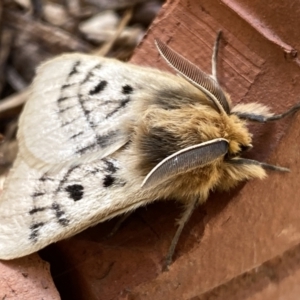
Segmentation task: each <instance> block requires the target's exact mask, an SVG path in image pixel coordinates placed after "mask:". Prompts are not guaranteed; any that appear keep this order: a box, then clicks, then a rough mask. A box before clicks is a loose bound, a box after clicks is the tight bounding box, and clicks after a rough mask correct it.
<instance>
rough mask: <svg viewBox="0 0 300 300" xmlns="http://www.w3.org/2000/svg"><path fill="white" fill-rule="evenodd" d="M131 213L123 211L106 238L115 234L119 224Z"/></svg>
mask: <svg viewBox="0 0 300 300" xmlns="http://www.w3.org/2000/svg"><path fill="white" fill-rule="evenodd" d="M131 214H132V212H131V211H130V212H127V213H125V214H124V215H123V216H122V217H121V218H120V219H119V220H118V222H117V223H116V224H115V226H114V227H113V229H112V231H111V232H110V233H109V234H108V235H107V238H110V237H112V236H113V235H115V233H116V232H117V231H118V230H119V229H120V227H121V225H122V224H123V223H124V222H125V220H127V218H128V217H129V216H130V215H131Z"/></svg>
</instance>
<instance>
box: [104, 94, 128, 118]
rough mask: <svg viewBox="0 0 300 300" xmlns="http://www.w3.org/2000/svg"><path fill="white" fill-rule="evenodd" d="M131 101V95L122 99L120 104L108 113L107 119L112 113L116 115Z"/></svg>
mask: <svg viewBox="0 0 300 300" xmlns="http://www.w3.org/2000/svg"><path fill="white" fill-rule="evenodd" d="M129 101H130V98H129V97H128V98H126V99H124V100H121V101H120V104H119V106H118V107H117V108H115V109H114V110H113V111H111V112H110V113H108V114H107V115H106V119H108V118H110V117H111V116H112V115H114V114H115V113H116V112H118V111H119V110H120V109H121V108H124V107H125V106H126V105H127V103H128V102H129Z"/></svg>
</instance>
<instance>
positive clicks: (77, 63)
mask: <svg viewBox="0 0 300 300" xmlns="http://www.w3.org/2000/svg"><path fill="white" fill-rule="evenodd" d="M79 65H80V61H76V62H75V64H74V65H73V68H72V70H71V72H70V73H69V77H71V76H72V75H74V74H76V73H78V70H77V67H78V66H79Z"/></svg>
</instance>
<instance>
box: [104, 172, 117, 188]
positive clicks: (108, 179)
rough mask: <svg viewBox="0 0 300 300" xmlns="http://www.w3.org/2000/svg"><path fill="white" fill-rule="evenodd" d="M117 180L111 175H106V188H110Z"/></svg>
mask: <svg viewBox="0 0 300 300" xmlns="http://www.w3.org/2000/svg"><path fill="white" fill-rule="evenodd" d="M115 180H116V179H115V178H114V177H113V176H111V175H106V176H105V177H104V179H103V186H104V187H109V186H111V185H112V184H113V183H114V182H115Z"/></svg>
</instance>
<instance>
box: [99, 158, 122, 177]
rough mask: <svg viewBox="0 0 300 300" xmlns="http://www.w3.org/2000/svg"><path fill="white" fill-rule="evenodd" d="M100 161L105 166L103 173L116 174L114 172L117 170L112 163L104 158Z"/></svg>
mask: <svg viewBox="0 0 300 300" xmlns="http://www.w3.org/2000/svg"><path fill="white" fill-rule="evenodd" d="M102 161H103V162H104V163H105V166H106V168H105V171H106V172H109V173H110V174H114V173H116V171H117V170H118V169H119V168H117V167H116V166H115V165H114V164H113V162H112V161H109V160H108V159H106V158H103V159H102Z"/></svg>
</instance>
